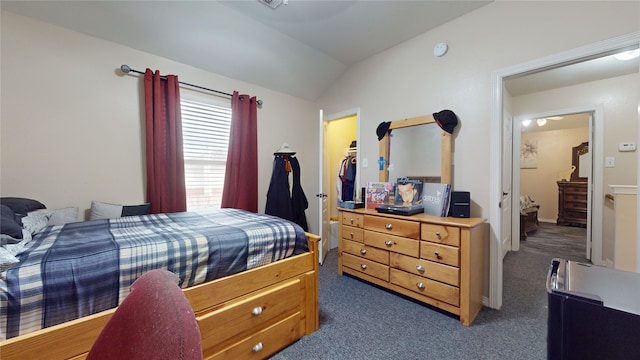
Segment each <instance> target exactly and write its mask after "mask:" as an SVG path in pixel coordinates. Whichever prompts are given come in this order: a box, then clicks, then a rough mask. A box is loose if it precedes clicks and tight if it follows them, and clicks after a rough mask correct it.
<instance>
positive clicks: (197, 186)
mask: <svg viewBox="0 0 640 360" xmlns="http://www.w3.org/2000/svg"><path fill="white" fill-rule="evenodd" d="M180 104H181V114H182V138H183V149H184V171H185V175H184V176H185V185H186V190H187V209H189V210H193V209H195V208H198V207H203V206H211V205H213V206H217V207H220V204H221V203H222V188H223V186H224V173H225V169H226V163H227V149H228V147H229V134H230V131H231V108H230V107H229V106H227V107H225V106H218V105H212V104H208V103H204V102H201V101H194V100H190V99H184V98H181V99H180Z"/></svg>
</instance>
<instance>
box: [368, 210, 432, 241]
mask: <svg viewBox="0 0 640 360" xmlns="http://www.w3.org/2000/svg"><path fill="white" fill-rule="evenodd" d="M364 228H365V229H367V230H374V231H379V232H383V233H386V234H390V235H396V236H403V237H408V238H412V239H419V238H420V223H419V222H417V221H409V220H401V219H394V218H388V217H383V216H371V215H367V216H365V217H364Z"/></svg>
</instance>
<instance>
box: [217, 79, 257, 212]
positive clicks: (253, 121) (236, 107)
mask: <svg viewBox="0 0 640 360" xmlns="http://www.w3.org/2000/svg"><path fill="white" fill-rule="evenodd" d="M221 207H223V208H235V209H244V210H248V211H252V212H258V105H257V103H256V97H255V96H254V97H249V95H239V94H238V92H237V91H234V92H233V96H232V98H231V134H230V136H229V152H228V154H227V168H226V170H225V175H224V189H223V190H222V204H221Z"/></svg>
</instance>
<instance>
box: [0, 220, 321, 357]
mask: <svg viewBox="0 0 640 360" xmlns="http://www.w3.org/2000/svg"><path fill="white" fill-rule="evenodd" d="M317 241H318V237H317V236H315V235H313V234H309V233H305V232H304V231H303V230H302V229H301V228H300V227H299V226H297V225H295V224H293V223H291V222H288V221H283V220H281V219H279V218H276V217H273V216H269V215H264V214H254V213H250V212H246V211H242V210H236V209H202V210H198V211H193V212H185V213H173V214H154V215H141V216H130V217H122V218H118V219H110V220H93V221H86V222H76V223H69V224H65V225H60V226H47V227H46V228H44V229H43V230H42V231H40V232H38V233H37V234H35V235H34V237H33V239H32V240H31V241H30V242H29V243H28V244H26V246H25V250H24V251H23V252H22V253H21V254H19V255H18V256H17V257H18V258H19V260H20V263H19V264H16V265H14V266H12V267H10V268H9V269H8V270H6V272H4V273H3V275H4V277H3V278H2V279H0V287H1V291H0V329H1V330H0V331H1V333H0V335H2V338H6V340H3V341H2V342H0V353H1V354H2V359H14V358H15V359H25V358H47V359H68V358H84V356H85V355H86V353H87V352H88V351H89V349H90V348H91V345H92V344H93V342H94V340H95V338H96V337H97V336H98V334H99V333H100V330H101V329H102V327H103V326H104V324H105V323H106V321H107V320H108V319H109V317H110V316H111V314H112V313H113V312H114V311H115V307H116V306H117V305H118V304H119V303H121V302H122V300H123V299H124V297H126V295H127V294H128V288H129V285H130V284H131V283H132V282H133V281H134V280H135V279H137V277H139V276H140V275H142V274H143V273H144V272H146V271H149V270H151V269H154V268H164V269H168V270H170V271H172V272H174V273H176V274H178V276H179V278H180V279H181V283H180V286H181V287H182V288H183V291H184V293H185V295H186V297H187V298H188V300H189V302H190V303H191V306H192V307H193V310H194V312H195V314H196V317H197V321H198V325H199V327H200V331H201V336H202V345H203V354H204V356H205V358H234V359H241V358H264V357H267V356H269V355H271V354H273V353H274V352H276V351H278V350H279V349H282V348H283V347H285V346H287V345H288V344H290V343H292V342H294V341H296V340H297V339H299V338H300V337H302V336H304V335H308V334H311V333H312V332H313V331H315V330H316V329H317V328H318V304H317V301H318V283H317V266H318V265H317V261H315V259H317V255H316V254H317ZM41 269H42V270H43V271H40V270H41Z"/></svg>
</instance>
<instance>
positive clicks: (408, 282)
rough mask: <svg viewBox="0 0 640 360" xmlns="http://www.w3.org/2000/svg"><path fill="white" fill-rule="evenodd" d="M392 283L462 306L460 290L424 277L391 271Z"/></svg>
mask: <svg viewBox="0 0 640 360" xmlns="http://www.w3.org/2000/svg"><path fill="white" fill-rule="evenodd" d="M391 283H393V284H396V285H398V286H402V287H403V288H405V289H409V290H411V291H414V292H417V293H419V294H423V295H426V296H428V297H430V298H434V299H437V300H440V301H444V302H446V303H448V304H451V305H454V306H460V289H458V288H457V287H455V286H451V285H447V284H443V283H441V282H437V281H434V280H431V279H427V278H425V277H422V276H417V275H412V274H409V273H406V272H404V271H401V270H398V269H391Z"/></svg>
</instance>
